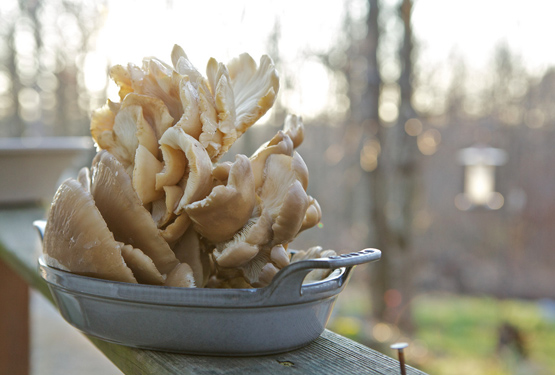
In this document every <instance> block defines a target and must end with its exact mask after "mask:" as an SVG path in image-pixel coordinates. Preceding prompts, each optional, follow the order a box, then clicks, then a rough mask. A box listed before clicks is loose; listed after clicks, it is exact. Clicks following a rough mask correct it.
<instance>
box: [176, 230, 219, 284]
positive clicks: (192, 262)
mask: <svg viewBox="0 0 555 375" xmlns="http://www.w3.org/2000/svg"><path fill="white" fill-rule="evenodd" d="M173 251H174V253H175V256H176V257H177V259H178V260H179V261H180V262H181V263H187V264H188V265H189V266H190V267H191V269H192V270H193V276H194V279H195V285H196V286H197V288H202V287H204V286H205V285H206V283H207V282H208V278H209V277H210V269H211V264H210V255H209V254H208V252H207V251H204V249H203V245H202V244H201V242H200V239H199V236H198V234H197V233H196V232H195V231H194V230H193V228H192V227H190V228H189V229H188V230H187V231H186V232H185V234H183V236H181V237H180V238H179V240H178V241H177V243H176V244H175V245H174V246H173Z"/></svg>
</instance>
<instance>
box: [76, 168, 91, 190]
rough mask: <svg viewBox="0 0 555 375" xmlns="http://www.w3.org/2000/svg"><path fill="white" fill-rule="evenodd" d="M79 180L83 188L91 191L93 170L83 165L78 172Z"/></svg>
mask: <svg viewBox="0 0 555 375" xmlns="http://www.w3.org/2000/svg"><path fill="white" fill-rule="evenodd" d="M77 181H79V183H80V184H81V185H82V186H83V188H84V189H85V190H86V191H88V192H90V191H91V170H90V169H89V168H88V167H83V168H81V169H80V170H79V173H78V174H77Z"/></svg>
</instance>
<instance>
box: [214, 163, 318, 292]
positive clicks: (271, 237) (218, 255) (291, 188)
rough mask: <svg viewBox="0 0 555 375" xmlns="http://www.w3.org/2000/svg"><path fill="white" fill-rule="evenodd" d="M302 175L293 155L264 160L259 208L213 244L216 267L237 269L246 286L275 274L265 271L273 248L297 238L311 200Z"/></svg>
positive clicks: (268, 268)
mask: <svg viewBox="0 0 555 375" xmlns="http://www.w3.org/2000/svg"><path fill="white" fill-rule="evenodd" d="M305 172H306V171H305V170H304V169H303V168H299V167H298V161H295V158H294V157H293V156H289V155H283V154H271V155H269V156H268V157H267V160H266V164H265V169H264V173H263V176H264V180H263V182H262V186H261V187H260V188H259V189H258V195H259V197H260V203H259V206H257V207H256V209H255V210H254V214H253V216H252V217H251V219H249V222H247V224H246V225H245V226H244V227H243V229H241V230H240V231H239V232H238V233H237V234H236V235H235V236H234V237H233V239H232V240H230V241H227V242H224V243H219V244H217V245H216V249H215V250H214V253H213V254H214V258H215V261H216V264H217V265H218V266H221V267H237V268H240V269H241V270H242V271H243V275H244V277H245V280H246V281H247V282H248V283H249V284H252V285H254V286H263V285H266V282H267V280H268V279H269V278H270V274H272V275H273V271H274V270H273V268H272V267H270V266H268V267H266V268H264V267H265V266H266V264H268V263H271V262H272V255H271V254H272V249H273V248H275V247H276V246H278V245H285V244H287V243H289V242H291V241H292V240H293V239H294V238H295V237H296V236H297V234H298V233H299V231H300V229H301V227H302V223H303V220H304V218H305V215H306V211H307V209H308V207H309V204H310V201H309V198H308V196H307V194H306V192H305V189H304V187H303V183H302V182H301V181H304V180H307V176H304V175H303V173H305ZM276 251H278V250H276ZM276 254H277V253H276ZM274 257H278V255H274ZM280 259H281V260H282V262H281V263H280V262H279V261H278V262H275V263H273V264H274V266H276V265H281V264H285V260H284V259H283V258H280ZM263 270H264V271H263ZM261 276H262V279H260V277H261Z"/></svg>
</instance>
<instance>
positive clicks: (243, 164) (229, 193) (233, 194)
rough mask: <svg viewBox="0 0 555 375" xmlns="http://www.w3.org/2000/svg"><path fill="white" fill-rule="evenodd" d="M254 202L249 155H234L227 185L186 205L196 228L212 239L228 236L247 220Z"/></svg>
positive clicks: (218, 240)
mask: <svg viewBox="0 0 555 375" xmlns="http://www.w3.org/2000/svg"><path fill="white" fill-rule="evenodd" d="M255 203H256V195H255V189H254V176H253V174H252V169H251V164H250V162H249V159H247V157H246V156H244V155H237V156H236V158H235V163H233V164H232V166H231V169H230V171H229V177H228V178H227V184H226V185H219V186H216V187H214V188H213V189H212V191H211V192H210V194H209V195H208V196H207V197H206V198H204V199H202V200H200V201H197V202H194V203H191V204H189V205H187V206H185V211H186V212H187V214H188V215H189V217H190V218H191V220H192V221H193V225H194V227H195V230H196V231H197V232H198V233H199V234H200V235H202V236H203V237H204V238H206V239H208V240H209V241H211V242H212V243H218V242H223V241H227V240H229V239H231V238H232V237H233V235H234V234H235V233H236V232H237V231H239V230H240V229H241V228H242V227H243V226H244V225H245V224H246V223H247V221H248V220H249V218H250V217H251V215H252V212H253V209H254V206H255Z"/></svg>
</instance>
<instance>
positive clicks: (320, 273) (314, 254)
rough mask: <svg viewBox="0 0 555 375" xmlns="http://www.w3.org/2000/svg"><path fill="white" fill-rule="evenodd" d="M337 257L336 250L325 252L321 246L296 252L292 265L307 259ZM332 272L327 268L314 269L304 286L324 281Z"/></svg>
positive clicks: (304, 281)
mask: <svg viewBox="0 0 555 375" xmlns="http://www.w3.org/2000/svg"><path fill="white" fill-rule="evenodd" d="M336 255H337V253H336V252H335V250H323V248H322V247H321V246H314V247H311V248H309V249H308V250H299V251H297V252H295V253H294V254H293V256H292V257H291V263H295V262H298V261H299V260H306V259H318V258H329V257H332V256H336ZM332 271H333V270H331V269H325V268H320V269H314V270H312V271H310V272H309V273H308V274H307V275H306V277H305V278H304V280H303V284H306V283H309V282H314V281H320V280H323V279H325V278H326V277H328V276H329V275H330V274H331V272H332Z"/></svg>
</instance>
